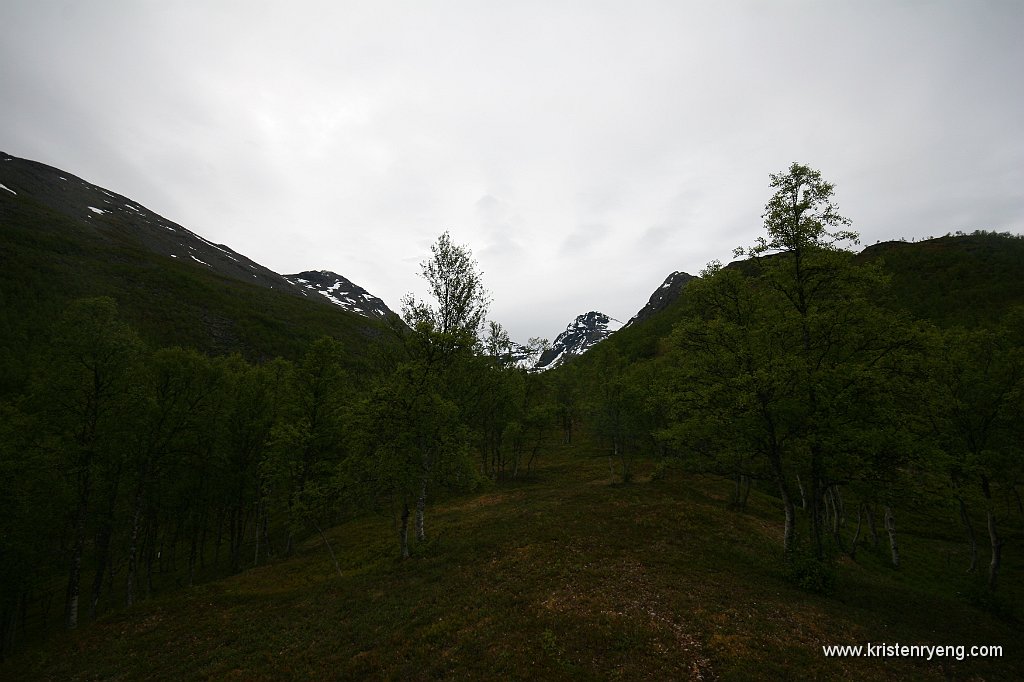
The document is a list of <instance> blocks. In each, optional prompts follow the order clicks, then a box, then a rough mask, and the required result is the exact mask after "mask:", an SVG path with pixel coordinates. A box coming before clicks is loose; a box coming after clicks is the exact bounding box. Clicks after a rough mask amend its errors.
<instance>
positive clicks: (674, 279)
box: [625, 270, 697, 327]
mask: <svg viewBox="0 0 1024 682" xmlns="http://www.w3.org/2000/svg"><path fill="white" fill-rule="evenodd" d="M695 279H697V278H696V277H694V276H693V275H691V274H689V273H686V272H681V271H678V270H677V271H676V272H673V273H672V274H671V275H669V276H668V277H666V278H665V281H664V282H663V283H662V285H661V286H660V287H658V288H657V289H655V290H654V293H653V294H651V298H650V299H649V300H648V301H647V305H645V306H644V307H643V308H641V309H640V311H639V312H638V313H637V314H636V315H634V316H633V317H631V318H630V320H629V322H627V323H626V324H625V326H626V327H628V326H630V325H632V324H635V323H638V322H643V321H644V320H646V319H647V318H649V317H651V316H652V315H655V314H657V313H659V312H661V311H662V310H664V309H665V308H667V307H668V305H669V304H670V303H672V301H674V300H676V299H677V298H679V292H681V291H682V290H683V287H685V286H686V285H687V284H689V283H690V282H692V281H693V280H695Z"/></svg>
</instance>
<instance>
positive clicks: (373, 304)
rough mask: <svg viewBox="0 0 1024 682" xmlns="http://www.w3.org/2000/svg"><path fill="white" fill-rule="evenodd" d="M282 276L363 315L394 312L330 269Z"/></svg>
mask: <svg viewBox="0 0 1024 682" xmlns="http://www.w3.org/2000/svg"><path fill="white" fill-rule="evenodd" d="M284 278H285V279H286V280H288V281H289V282H290V283H291V284H294V285H295V286H296V287H298V288H299V289H301V290H302V291H303V292H304V293H309V292H313V293H317V294H320V295H321V296H323V297H324V298H325V299H326V300H327V301H329V302H330V303H333V304H334V305H336V306H338V307H339V308H342V309H343V310H347V311H349V312H352V313H356V314H357V315H362V316H363V317H369V318H371V319H385V318H388V317H391V316H393V315H394V314H395V313H394V312H393V311H392V310H391V309H390V308H388V306H387V304H385V303H384V301H382V300H381V299H379V298H377V297H376V296H374V295H373V294H371V293H370V292H368V291H367V290H366V289H364V288H362V287H361V286H359V285H358V284H355V283H354V282H352V281H351V280H350V279H348V278H347V277H342V276H341V275H339V274H338V273H336V272H332V271H330V270H307V271H305V272H300V273H297V274H294V275H285V276H284Z"/></svg>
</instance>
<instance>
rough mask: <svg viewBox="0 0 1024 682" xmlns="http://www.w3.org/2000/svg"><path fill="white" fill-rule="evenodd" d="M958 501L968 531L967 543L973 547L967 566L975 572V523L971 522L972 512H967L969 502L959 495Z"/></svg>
mask: <svg viewBox="0 0 1024 682" xmlns="http://www.w3.org/2000/svg"><path fill="white" fill-rule="evenodd" d="M956 501H957V502H958V503H959V504H960V520H961V521H963V523H964V530H966V531H967V544H968V546H969V547H970V548H971V565H970V566H969V567H968V568H967V572H968V573H974V571H975V570H976V569H977V568H978V540H977V538H976V537H975V536H974V524H972V523H971V517H970V514H968V513H967V504H966V503H964V498H962V497H960V496H959V495H957V498H956Z"/></svg>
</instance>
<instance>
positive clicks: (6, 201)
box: [0, 152, 315, 298]
mask: <svg viewBox="0 0 1024 682" xmlns="http://www.w3.org/2000/svg"><path fill="white" fill-rule="evenodd" d="M0 184H3V186H4V188H5V189H6V196H2V197H0V201H2V202H3V203H2V204H0V218H10V217H11V216H12V213H13V212H14V211H15V207H14V206H11V202H12V201H15V200H16V199H17V198H19V197H20V198H21V199H22V200H23V201H26V202H30V203H33V204H35V206H34V208H35V209H36V210H38V211H41V212H46V213H48V214H49V215H50V216H61V217H62V218H64V220H65V221H66V222H69V223H71V222H73V223H76V226H77V227H78V229H79V230H80V231H81V232H83V233H84V234H88V235H91V236H95V237H97V238H99V239H100V240H102V241H103V242H105V243H108V244H117V243H134V244H136V245H139V246H141V247H143V248H145V249H146V250H148V251H151V252H152V253H154V254H158V255H161V256H167V257H168V258H177V259H180V260H181V261H183V262H186V263H194V264H195V265H196V266H197V267H204V268H207V269H208V270H209V271H210V272H213V273H216V274H217V275H220V276H222V277H229V278H231V279H236V280H239V281H242V282H246V283H251V284H257V285H259V286H263V287H267V288H269V289H275V288H276V289H279V290H281V291H286V292H288V293H292V294H297V295H301V296H307V297H309V296H308V294H306V293H305V292H302V291H300V290H298V288H297V287H295V286H294V285H292V284H291V283H290V282H288V281H286V280H285V278H283V277H282V276H281V275H279V274H277V273H276V272H273V271H271V270H269V269H267V268H265V267H263V266H262V265H260V264H259V263H256V262H254V261H252V260H249V259H248V258H246V257H245V256H243V255H242V254H240V253H237V252H236V251H233V250H232V249H230V248H228V247H227V246H224V245H223V244H214V243H213V242H211V241H208V240H207V239H204V238H203V237H201V236H199V235H198V234H196V233H194V232H192V231H191V230H188V229H186V228H184V227H182V226H181V225H179V224H177V223H174V222H172V221H170V220H168V219H167V218H164V217H163V216H160V215H158V214H156V213H154V212H153V211H150V210H149V209H147V208H146V207H144V206H142V205H140V204H138V203H137V202H135V201H132V200H131V199H128V198H127V197H124V196H121V195H120V194H116V193H114V192H111V191H109V190H107V189H104V188H102V187H99V186H97V185H93V184H92V183H89V182H86V181H85V180H82V179H81V178H78V177H76V176H74V175H71V174H70V173H65V172H64V171H61V170H59V169H57V168H53V167H51V166H47V165H45V164H42V163H38V162H35V161H28V160H25V159H18V158H15V157H12V156H10V155H9V154H4V153H2V152H0ZM309 298H315V297H309Z"/></svg>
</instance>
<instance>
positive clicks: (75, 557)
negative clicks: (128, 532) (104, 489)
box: [64, 464, 91, 630]
mask: <svg viewBox="0 0 1024 682" xmlns="http://www.w3.org/2000/svg"><path fill="white" fill-rule="evenodd" d="M90 483H91V481H90V478H89V471H88V464H86V470H85V473H84V474H83V478H82V487H81V491H80V492H79V497H78V510H77V512H76V514H75V537H74V545H72V549H71V564H70V568H69V570H68V589H67V599H66V600H65V602H64V627H66V628H67V629H68V630H74V629H75V628H77V627H78V596H79V592H80V590H81V580H82V553H83V552H84V551H85V517H86V514H87V513H88V511H89V493H90V490H91V485H90Z"/></svg>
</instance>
